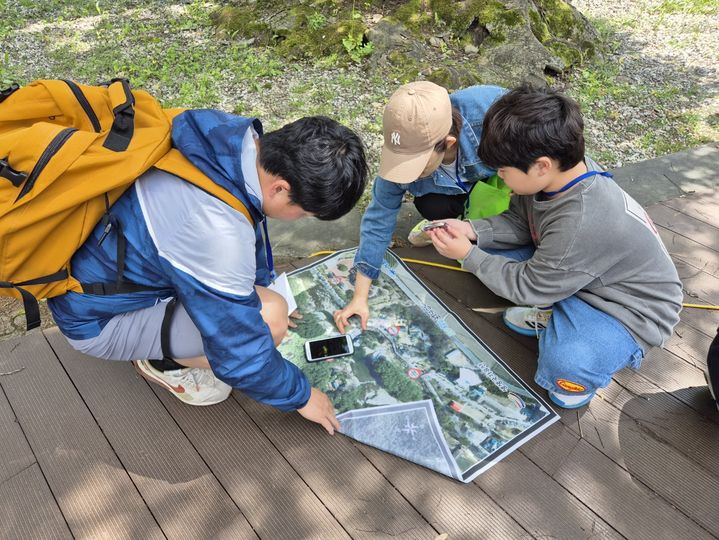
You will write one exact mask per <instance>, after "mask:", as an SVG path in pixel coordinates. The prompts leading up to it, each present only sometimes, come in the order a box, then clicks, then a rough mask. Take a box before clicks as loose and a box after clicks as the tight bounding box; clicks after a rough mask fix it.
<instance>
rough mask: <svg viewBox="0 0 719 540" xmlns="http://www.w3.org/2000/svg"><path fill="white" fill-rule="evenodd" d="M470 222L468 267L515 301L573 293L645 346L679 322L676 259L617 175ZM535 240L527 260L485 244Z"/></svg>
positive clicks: (516, 201) (516, 200) (519, 199)
mask: <svg viewBox="0 0 719 540" xmlns="http://www.w3.org/2000/svg"><path fill="white" fill-rule="evenodd" d="M587 164H588V166H589V167H590V170H592V169H593V170H600V169H599V167H595V166H594V165H595V164H594V163H592V162H591V161H590V160H587ZM470 223H471V225H472V227H473V229H474V231H475V232H476V233H477V247H473V248H472V250H471V251H470V253H469V255H468V256H467V257H466V258H465V259H464V262H463V264H462V267H463V268H465V269H467V270H469V271H470V272H473V273H474V274H475V275H476V276H477V277H478V278H479V279H480V280H481V281H482V282H483V283H484V284H485V285H486V286H487V287H489V288H490V289H491V290H492V291H493V292H494V293H495V294H497V295H499V296H502V297H504V298H507V299H508V300H510V301H512V302H514V303H515V304H518V305H534V306H546V305H550V304H553V303H554V302H557V301H559V300H563V299H565V298H567V297H569V296H571V295H573V294H575V295H576V296H577V297H578V298H581V299H582V300H584V301H585V302H586V303H588V304H589V305H591V306H593V307H595V308H597V309H599V310H601V311H603V312H604V313H607V314H609V315H611V316H612V317H614V318H616V319H617V320H618V321H619V322H621V323H622V324H623V325H624V326H625V327H626V328H627V329H628V330H629V331H630V332H631V333H632V335H633V336H634V338H635V339H636V340H637V342H638V343H639V344H640V345H641V346H642V348H643V349H644V351H645V352H646V351H647V349H648V348H649V347H652V346H659V345H663V344H664V341H665V340H666V339H667V338H668V337H669V336H670V335H671V333H672V329H673V328H674V326H675V325H676V324H677V322H679V311H680V310H681V304H682V285H681V282H680V281H679V276H678V275H677V270H676V268H675V267H674V263H672V261H671V259H670V258H669V254H668V252H667V250H666V248H665V247H664V244H663V243H662V241H661V239H660V238H659V235H658V234H657V231H656V229H655V227H654V224H653V223H652V221H651V219H650V218H649V216H648V215H647V213H646V211H645V210H644V209H643V208H642V207H641V206H640V205H639V203H637V202H636V201H635V200H634V199H632V198H631V197H630V196H629V195H628V194H627V193H625V192H624V191H623V190H622V189H621V188H620V187H619V186H618V185H617V184H616V183H615V182H614V180H612V179H611V178H606V177H604V176H592V177H589V178H587V179H586V180H583V181H582V182H580V183H579V184H577V185H576V186H575V187H574V188H573V189H571V190H569V191H568V192H566V193H565V194H563V195H561V196H559V197H556V198H555V199H553V200H538V195H514V196H513V197H512V200H511V203H510V206H509V209H508V210H507V211H506V212H504V213H503V214H501V215H499V216H495V217H491V218H487V219H481V220H477V221H471V222H470ZM530 243H534V245H536V247H537V250H536V252H535V253H534V256H533V257H532V258H531V259H529V260H528V261H523V262H517V261H514V260H511V259H508V258H506V257H503V256H501V255H490V254H488V253H486V252H485V251H483V250H481V249H479V248H483V247H485V248H499V249H511V248H515V247H518V246H525V245H528V244H530Z"/></svg>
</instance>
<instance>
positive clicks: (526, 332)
mask: <svg viewBox="0 0 719 540" xmlns="http://www.w3.org/2000/svg"><path fill="white" fill-rule="evenodd" d="M502 320H503V321H504V325H505V326H506V327H507V328H509V329H510V330H512V331H513V332H517V334H521V335H523V336H529V337H538V336H541V335H542V332H544V328H540V329H538V330H535V329H533V328H522V327H521V326H517V325H516V324H513V323H511V322H509V321H508V320H507V318H506V317H505V316H504V315H502Z"/></svg>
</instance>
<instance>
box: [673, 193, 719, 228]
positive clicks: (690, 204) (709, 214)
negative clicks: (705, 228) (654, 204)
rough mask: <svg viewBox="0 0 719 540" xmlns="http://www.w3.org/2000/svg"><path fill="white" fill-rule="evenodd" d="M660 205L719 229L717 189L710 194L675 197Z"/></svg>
mask: <svg viewBox="0 0 719 540" xmlns="http://www.w3.org/2000/svg"><path fill="white" fill-rule="evenodd" d="M662 204H663V205H665V206H668V207H669V208H671V209H673V210H676V211H678V212H682V213H683V214H686V215H688V216H691V217H693V218H694V219H698V220H699V221H703V222H704V223H706V224H708V225H711V226H713V227H719V189H717V188H715V189H714V190H713V191H711V192H710V193H706V194H702V195H691V196H689V197H677V198H675V199H670V200H668V201H663V202H662Z"/></svg>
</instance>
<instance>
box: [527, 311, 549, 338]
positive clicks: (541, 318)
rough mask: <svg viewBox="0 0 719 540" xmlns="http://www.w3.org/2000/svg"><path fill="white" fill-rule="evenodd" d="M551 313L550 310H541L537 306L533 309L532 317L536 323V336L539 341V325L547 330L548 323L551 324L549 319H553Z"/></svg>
mask: <svg viewBox="0 0 719 540" xmlns="http://www.w3.org/2000/svg"><path fill="white" fill-rule="evenodd" d="M551 313H552V312H551V311H550V310H549V309H541V308H539V307H537V306H534V308H533V309H532V317H533V319H534V320H533V322H534V335H535V336H536V338H537V339H539V325H540V324H541V325H542V327H543V328H545V329H546V328H547V323H548V322H549V317H551Z"/></svg>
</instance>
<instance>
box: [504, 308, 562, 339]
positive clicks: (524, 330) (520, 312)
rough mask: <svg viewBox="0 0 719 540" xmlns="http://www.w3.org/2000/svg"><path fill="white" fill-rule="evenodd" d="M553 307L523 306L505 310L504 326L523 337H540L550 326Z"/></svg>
mask: <svg viewBox="0 0 719 540" xmlns="http://www.w3.org/2000/svg"><path fill="white" fill-rule="evenodd" d="M551 317H552V307H551V306H549V307H537V306H521V307H511V308H507V309H506V310H504V315H503V316H502V318H503V319H504V324H505V325H506V326H507V328H509V329H510V330H514V331H515V332H517V333H518V334H522V335H523V336H535V337H539V336H540V335H541V334H542V332H544V330H545V328H547V325H548V324H549V319H550V318H551Z"/></svg>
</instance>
